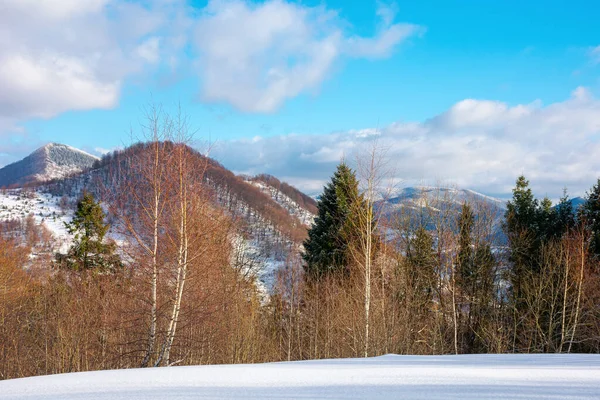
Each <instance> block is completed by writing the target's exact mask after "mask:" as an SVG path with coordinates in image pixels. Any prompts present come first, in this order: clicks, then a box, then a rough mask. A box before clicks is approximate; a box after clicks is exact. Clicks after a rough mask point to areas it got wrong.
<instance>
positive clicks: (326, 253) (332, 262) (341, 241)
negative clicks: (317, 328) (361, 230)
mask: <svg viewBox="0 0 600 400" xmlns="http://www.w3.org/2000/svg"><path fill="white" fill-rule="evenodd" d="M357 199H360V196H359V192H358V181H357V179H356V176H355V174H354V172H353V171H352V169H350V167H348V166H347V165H346V164H345V163H343V162H342V163H340V164H339V165H338V167H337V170H336V171H335V173H334V175H333V177H332V178H331V182H329V183H328V184H327V186H325V188H324V190H323V194H322V196H321V198H320V199H319V201H318V204H317V207H318V210H319V211H318V215H317V217H316V218H315V221H314V224H313V226H312V228H311V229H310V230H309V231H308V238H307V239H306V240H305V242H304V254H303V258H304V261H305V262H306V266H305V269H306V272H307V273H308V275H309V276H311V277H320V276H322V275H324V274H327V273H330V272H334V271H342V270H344V269H347V268H348V264H349V258H350V256H349V254H348V241H349V239H350V238H351V236H352V227H353V226H356V225H357V224H353V223H351V220H350V218H353V208H354V202H355V201H357Z"/></svg>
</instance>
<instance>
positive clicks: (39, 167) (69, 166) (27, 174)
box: [0, 143, 99, 187]
mask: <svg viewBox="0 0 600 400" xmlns="http://www.w3.org/2000/svg"><path fill="white" fill-rule="evenodd" d="M98 160H99V158H98V157H95V156H93V155H91V154H88V153H86V152H85V151H82V150H79V149H76V148H74V147H71V146H67V145H64V144H58V143H49V144H47V145H45V146H44V147H40V148H39V149H37V150H36V151H34V152H33V153H31V154H30V155H29V156H27V157H25V158H24V159H22V160H21V161H17V162H15V163H12V164H9V165H7V166H5V167H4V168H2V169H0V187H11V186H23V185H26V184H30V183H39V182H45V181H49V180H53V179H61V178H64V177H67V176H69V175H72V174H75V173H78V172H82V171H85V170H86V169H89V168H91V167H92V165H93V164H94V162H96V161H98Z"/></svg>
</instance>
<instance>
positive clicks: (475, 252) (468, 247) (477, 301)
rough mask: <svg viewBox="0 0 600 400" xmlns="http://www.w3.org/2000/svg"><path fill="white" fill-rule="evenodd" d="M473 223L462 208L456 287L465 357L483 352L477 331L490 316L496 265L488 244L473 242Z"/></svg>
mask: <svg viewBox="0 0 600 400" xmlns="http://www.w3.org/2000/svg"><path fill="white" fill-rule="evenodd" d="M474 223H475V218H474V214H473V211H472V210H471V207H470V206H469V204H467V203H465V204H463V207H462V210H461V214H460V217H459V229H460V231H459V250H458V265H457V274H458V279H457V284H458V287H459V290H460V292H461V294H462V296H463V301H462V303H463V307H462V313H463V314H464V319H465V321H464V322H463V324H464V325H466V326H465V328H466V329H464V331H463V346H464V349H463V350H464V351H465V352H468V353H471V352H475V353H478V352H482V351H485V344H484V343H483V342H482V339H481V338H482V336H483V335H482V332H481V331H482V329H483V327H484V324H485V322H486V321H485V319H486V318H487V317H488V316H489V314H490V307H491V302H492V296H493V290H494V275H495V265H496V260H495V258H494V255H493V254H492V250H491V247H490V245H489V243H485V242H475V243H474V242H473V239H472V237H471V235H472V231H473V226H474Z"/></svg>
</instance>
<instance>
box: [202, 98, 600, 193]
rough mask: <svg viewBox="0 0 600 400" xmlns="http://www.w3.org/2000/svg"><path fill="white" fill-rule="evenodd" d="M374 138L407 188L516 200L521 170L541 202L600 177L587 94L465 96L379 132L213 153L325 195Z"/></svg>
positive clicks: (598, 124)
mask: <svg viewBox="0 0 600 400" xmlns="http://www.w3.org/2000/svg"><path fill="white" fill-rule="evenodd" d="M375 138H377V140H378V144H379V145H380V146H382V147H383V148H385V149H386V156H387V158H388V159H389V160H390V162H391V163H392V164H393V166H394V168H393V169H394V171H395V173H394V174H395V176H394V178H395V181H396V182H402V184H404V185H411V184H416V183H420V182H424V183H430V184H435V183H436V181H438V180H441V181H444V182H451V183H454V184H458V185H459V186H462V187H466V188H471V189H475V190H479V191H482V192H484V193H488V194H496V195H504V196H509V195H510V193H511V189H512V187H513V186H514V181H515V179H516V177H517V176H518V175H520V174H522V173H523V174H525V175H526V177H527V178H529V179H530V181H531V183H532V187H533V188H534V190H535V191H536V192H537V193H538V194H539V195H540V196H543V195H546V194H547V195H549V196H550V197H552V198H558V197H559V196H560V195H561V193H562V189H563V188H564V187H568V189H569V191H570V193H571V194H572V195H583V194H584V193H585V191H586V190H587V189H589V188H590V187H591V186H592V184H593V183H595V181H596V179H597V178H598V177H599V176H600V157H598V155H599V154H600V100H598V99H596V98H595V97H594V96H593V95H592V94H591V93H590V92H589V91H588V90H587V89H585V88H577V89H576V90H574V91H573V92H572V94H571V96H570V97H569V98H568V99H566V100H564V101H562V102H557V103H553V104H548V105H542V104H541V103H540V102H539V101H536V102H533V103H531V104H521V105H514V106H510V105H508V104H506V103H502V102H498V101H489V100H477V99H467V100H463V101H460V102H458V103H456V104H455V105H454V106H452V107H451V108H450V109H448V110H447V111H446V112H444V113H441V114H440V115H437V116H434V117H432V118H431V119H429V120H427V121H424V122H412V123H408V122H397V123H393V124H391V125H389V126H386V127H384V128H382V129H379V130H376V129H373V128H368V129H362V130H355V131H348V132H333V133H329V134H323V135H317V134H315V135H295V134H290V135H285V136H275V137H269V138H260V139H257V138H255V139H253V140H245V139H240V140H234V141H228V142H225V143H222V144H221V146H218V147H217V148H216V149H215V151H214V152H213V155H214V156H216V157H217V159H219V160H220V161H221V162H223V163H224V165H225V166H227V167H229V168H232V169H234V170H236V171H237V172H240V173H247V174H255V173H260V172H266V173H271V174H273V175H276V176H278V177H280V178H282V179H284V180H287V181H289V182H290V183H292V184H295V185H298V187H300V188H301V189H303V190H305V191H307V192H309V193H312V194H317V193H319V192H320V190H321V189H322V186H323V184H325V182H326V181H327V180H328V178H329V175H330V174H331V173H332V171H333V170H334V168H335V165H336V164H337V163H338V162H339V160H340V159H341V158H342V157H345V158H346V159H347V160H349V161H351V160H352V158H353V155H354V154H356V153H357V152H358V151H359V150H361V149H363V148H365V146H366V145H368V144H369V143H370V142H371V141H372V140H374V139H375Z"/></svg>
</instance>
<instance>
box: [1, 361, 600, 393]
mask: <svg viewBox="0 0 600 400" xmlns="http://www.w3.org/2000/svg"><path fill="white" fill-rule="evenodd" d="M167 398H168V399H231V398H239V399H292V398H293V399H297V398H303V399H315V398H321V399H561V400H562V399H600V355H574V354H571V355H564V354H536V355H463V356H397V355H387V356H382V357H374V358H368V359H338V360H319V361H300V362H282V363H269V364H254V365H213V366H197V367H167V368H150V369H129V370H113V371H97V372H82V373H73V374H63V375H53V376H41V377H33V378H23V379H14V380H8V381H0V399H46V400H50V399H52V400H58V399H82V400H91V399H113V400H116V399H167Z"/></svg>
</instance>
